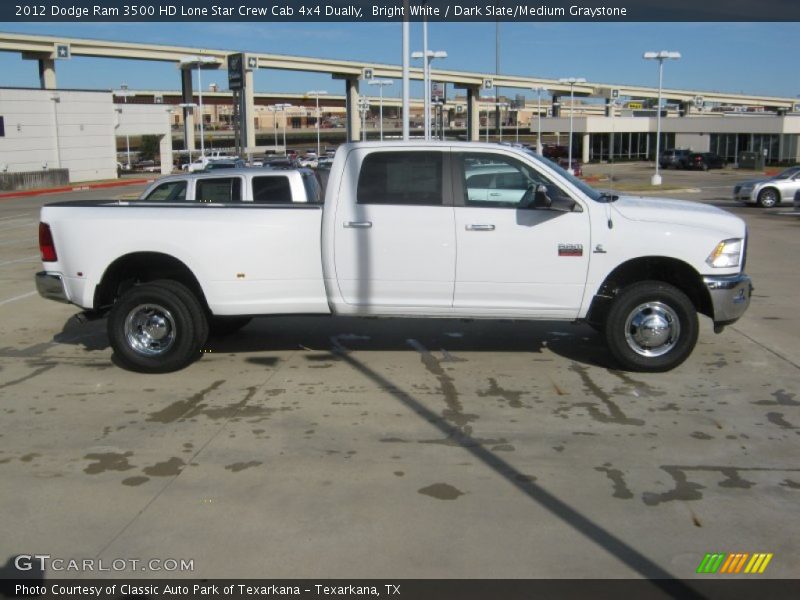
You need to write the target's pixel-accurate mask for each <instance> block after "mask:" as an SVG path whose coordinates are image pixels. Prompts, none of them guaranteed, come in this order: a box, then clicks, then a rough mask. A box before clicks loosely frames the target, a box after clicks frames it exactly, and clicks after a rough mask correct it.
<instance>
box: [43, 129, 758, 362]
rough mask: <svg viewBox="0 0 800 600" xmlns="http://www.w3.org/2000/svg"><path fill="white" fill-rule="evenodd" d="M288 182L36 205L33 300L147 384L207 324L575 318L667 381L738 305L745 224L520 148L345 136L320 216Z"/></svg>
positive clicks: (193, 343) (616, 354)
mask: <svg viewBox="0 0 800 600" xmlns="http://www.w3.org/2000/svg"><path fill="white" fill-rule="evenodd" d="M487 165H488V166H487ZM481 169H483V170H485V171H486V172H487V173H488V172H489V170H493V171H494V174H493V176H492V178H491V179H490V180H486V181H481V182H475V184H476V186H477V187H476V188H474V190H473V188H472V183H473V182H471V181H468V176H467V173H472V172H473V171H476V172H477V171H478V170H481ZM498 173H502V174H503V177H495V176H494V175H496V174H498ZM281 176H286V177H289V178H293V179H294V181H295V182H296V183H295V185H291V184H290V190H291V195H290V197H287V199H289V200H291V201H290V202H288V203H285V202H281V203H279V204H278V205H272V203H273V202H274V198H275V197H276V196H273V195H272V193H270V194H266V195H265V197H264V199H265V202H264V203H263V204H261V203H259V202H258V200H257V199H256V198H255V196H256V191H255V190H256V183H257V182H258V183H259V184H264V185H267V186H268V187H270V188H271V186H272V183H274V182H273V181H269V180H270V179H272V180H274V179H278V178H280V177H281ZM299 178H302V175H300V172H298V171H289V172H281V171H273V172H272V173H270V172H268V171H261V170H257V169H248V170H242V171H238V170H232V171H230V172H228V173H226V174H225V175H222V174H212V173H204V174H201V175H180V176H172V177H167V178H165V179H163V180H160V181H159V182H158V183H156V184H153V187H152V188H150V189H149V191H148V192H146V194H145V197H144V199H143V201H138V202H137V201H134V202H121V201H107V200H95V201H83V202H64V203H56V204H50V205H47V206H45V207H44V208H43V209H42V212H41V223H40V225H39V245H40V251H41V254H42V261H43V270H42V271H41V272H40V273H37V274H36V277H35V280H36V284H37V289H38V290H39V293H40V294H41V295H42V296H44V297H46V298H50V299H53V300H59V301H61V302H69V303H73V304H76V305H78V306H80V307H81V308H83V309H85V310H86V311H89V312H88V313H87V316H94V317H97V316H100V315H108V323H107V331H108V337H109V341H110V344H111V346H112V348H113V350H114V353H115V356H116V358H117V359H118V360H119V362H120V363H121V364H123V365H125V366H127V367H128V368H131V369H134V370H138V371H144V372H167V371H174V370H177V369H180V368H183V367H185V366H187V365H188V364H190V363H191V362H192V361H194V360H197V359H198V358H200V356H201V355H202V349H203V348H204V344H205V343H206V338H207V336H208V334H209V321H211V323H215V322H219V321H220V320H223V321H225V320H227V322H228V324H229V325H231V328H235V326H236V325H237V324H244V323H246V322H247V320H248V319H249V318H250V317H251V316H257V315H286V314H294V315H296V314H310V315H320V314H330V315H347V316H350V317H359V316H363V317H376V316H377V317H415V318H419V317H431V318H440V317H443V316H446V317H464V318H476V317H479V318H506V319H546V320H569V321H573V320H576V319H577V320H582V321H585V322H587V323H589V324H590V325H592V326H593V327H595V328H596V329H597V330H598V331H600V332H602V335H603V337H604V339H605V342H606V344H607V346H608V348H609V350H610V354H611V356H612V357H613V358H614V359H615V361H616V362H617V363H618V364H619V365H620V366H621V367H623V368H625V369H629V370H636V371H665V370H668V369H671V368H673V367H675V366H677V365H679V364H680V363H682V362H683V361H684V360H685V359H686V358H687V357H688V356H689V354H690V353H691V352H692V350H693V348H694V346H695V344H696V342H697V337H698V333H699V327H698V319H697V314H698V312H700V313H703V314H705V315H707V316H708V317H710V318H711V320H712V321H713V323H714V329H715V331H717V332H719V331H721V329H722V328H723V327H724V326H725V325H727V324H730V323H733V322H735V321H736V320H737V319H738V318H739V317H740V316H741V315H742V314H743V313H744V312H745V310H746V309H747V307H748V305H749V303H750V294H751V284H750V278H749V277H747V275H745V274H744V272H743V266H744V263H745V252H746V248H747V228H746V227H745V223H744V221H743V220H742V219H740V218H739V217H737V216H735V215H732V214H730V213H728V212H726V211H724V210H722V209H720V208H717V207H714V206H710V205H708V204H700V203H693V202H689V201H686V200H664V199H659V198H641V197H626V196H621V197H619V196H616V195H607V194H603V193H601V192H599V191H597V190H595V189H593V188H591V187H589V186H588V185H586V184H585V183H584V182H583V181H581V180H580V179H578V178H576V177H574V176H572V175H570V174H569V173H567V172H566V171H564V170H563V169H561V168H559V167H558V166H557V165H555V164H553V163H552V162H550V161H548V160H545V159H543V158H542V157H539V156H537V155H535V154H533V153H529V152H527V151H525V150H521V149H516V148H510V147H504V146H499V145H497V144H480V143H475V142H469V143H466V142H452V141H448V142H386V143H381V142H372V143H351V144H345V145H343V146H342V147H341V148H340V149H339V151H338V152H337V154H336V158H335V159H334V165H333V168H332V170H331V171H330V178H331V185H330V186H328V188H327V191H326V194H325V202H324V205H319V204H314V203H313V202H310V201H309V200H310V197H309V195H308V192H307V189H306V187H305V182H300V181H299ZM259 179H261V181H258V180H259ZM251 181H252V194H253V201H252V202H248V201H246V197H247V194H248V193H249V191H250V182H251ZM298 183H299V185H297V184H298ZM170 184H171V185H173V186H178V187H180V186H183V188H184V190H185V192H184V193H185V198H186V199H187V200H184V201H179V202H171V201H168V202H164V201H156V200H155V194H156V192H157V191H158V192H159V193H166V195H167V197H169V196H170V195H171V194H173V191H170V190H169V188H167V187H166V186H167V185H170ZM162 186H164V187H163V188H162ZM197 186H201V189H200V191H198V187H197ZM506 186H508V187H506ZM515 186H517V187H515ZM523 187H524V190H523ZM237 189H238V193H237ZM515 189H516V190H518V191H519V193H516V192H515V193H513V194H512V193H505V192H506V191H510V190H511V191H513V190H515ZM473 192H475V193H474V194H473ZM484 192H485V194H486V196H485V199H484V197H483V194H484ZM495 193H500V194H505V196H504V197H503V198H502V201H501V202H493V200H494V198H495V197H494V196H492V194H495ZM192 194H194V197H195V198H197V202H199V201H201V200H207V201H209V203H207V204H196V203H194V202H189V201H188V199H190V198H191V197H192ZM473 197H474V199H473ZM239 199H241V200H242V201H238V200H239ZM443 207H444V208H447V210H443ZM612 222H613V226H612ZM86 240H92V243H91V244H87V243H85V241H86ZM78 271H80V273H79V274H76V273H78ZM234 317H235V318H236V319H234V320H233V321H231V319H232V318H234Z"/></svg>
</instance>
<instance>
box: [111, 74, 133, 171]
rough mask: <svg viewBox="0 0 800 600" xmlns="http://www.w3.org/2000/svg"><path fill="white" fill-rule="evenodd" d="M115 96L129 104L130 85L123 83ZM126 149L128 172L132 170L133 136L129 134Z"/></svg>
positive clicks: (126, 137) (126, 138)
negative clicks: (120, 97)
mask: <svg viewBox="0 0 800 600" xmlns="http://www.w3.org/2000/svg"><path fill="white" fill-rule="evenodd" d="M114 95H115V96H122V101H123V102H124V103H125V104H127V103H128V96H130V95H131V94H130V92H129V91H128V84H127V83H123V84H122V85H120V86H119V91H117V92H114ZM125 149H126V151H127V157H128V158H127V161H128V168H127V170H128V171H130V170H131V136H130V135H129V134H127V133H126V134H125Z"/></svg>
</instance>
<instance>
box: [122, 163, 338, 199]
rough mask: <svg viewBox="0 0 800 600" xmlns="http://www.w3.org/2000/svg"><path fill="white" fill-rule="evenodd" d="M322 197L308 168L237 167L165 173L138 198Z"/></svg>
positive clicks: (317, 184) (312, 173)
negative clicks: (165, 175) (190, 172)
mask: <svg viewBox="0 0 800 600" xmlns="http://www.w3.org/2000/svg"><path fill="white" fill-rule="evenodd" d="M321 200H322V198H321V193H320V186H319V183H318V182H317V180H316V177H315V175H314V172H313V171H311V170H309V169H294V170H286V171H283V170H281V171H278V170H271V169H247V168H237V169H229V170H224V171H223V170H219V171H217V172H209V171H205V172H202V173H192V174H182V175H170V176H168V177H162V178H161V179H158V180H157V181H155V182H154V183H152V184H150V186H148V187H147V189H145V191H144V192H142V194H141V195H140V196H139V199H138V200H137V202H160V203H170V202H211V203H231V202H252V203H255V204H291V203H295V202H301V203H311V204H318V203H319V202H320V201H321Z"/></svg>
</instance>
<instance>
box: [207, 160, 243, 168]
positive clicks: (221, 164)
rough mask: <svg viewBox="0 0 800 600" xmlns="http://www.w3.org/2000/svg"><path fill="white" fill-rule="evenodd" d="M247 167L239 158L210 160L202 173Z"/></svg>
mask: <svg viewBox="0 0 800 600" xmlns="http://www.w3.org/2000/svg"><path fill="white" fill-rule="evenodd" d="M246 166H247V163H246V162H244V161H243V160H242V159H241V158H237V159H234V160H222V159H219V160H210V161H208V164H207V165H206V168H205V169H203V170H204V171H217V170H219V169H243V168H245V167H246Z"/></svg>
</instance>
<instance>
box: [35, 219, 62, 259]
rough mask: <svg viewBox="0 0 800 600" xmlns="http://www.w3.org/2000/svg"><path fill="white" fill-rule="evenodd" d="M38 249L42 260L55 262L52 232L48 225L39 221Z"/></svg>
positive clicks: (56, 257)
mask: <svg viewBox="0 0 800 600" xmlns="http://www.w3.org/2000/svg"><path fill="white" fill-rule="evenodd" d="M39 250H40V251H41V253H42V262H56V261H57V260H58V256H57V255H56V245H55V244H54V243H53V234H52V233H51V232H50V225H48V224H47V223H39Z"/></svg>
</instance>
